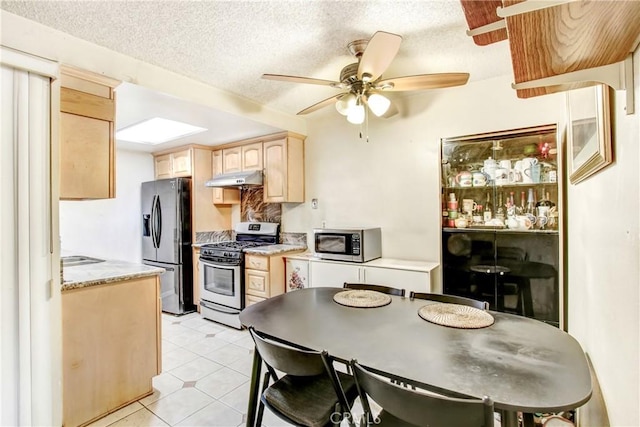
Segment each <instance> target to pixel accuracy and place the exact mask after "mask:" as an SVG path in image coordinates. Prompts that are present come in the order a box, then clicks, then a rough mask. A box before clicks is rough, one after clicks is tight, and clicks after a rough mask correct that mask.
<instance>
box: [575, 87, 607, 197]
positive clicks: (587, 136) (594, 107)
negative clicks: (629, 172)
mask: <svg viewBox="0 0 640 427" xmlns="http://www.w3.org/2000/svg"><path fill="white" fill-rule="evenodd" d="M609 102H610V97H609V87H608V86H606V85H603V84H598V85H595V86H589V87H585V88H581V89H574V90H571V91H569V92H567V116H568V118H569V121H568V125H567V143H568V149H567V152H568V156H567V157H568V166H569V167H568V169H569V171H568V172H569V182H571V184H577V183H579V182H581V181H583V180H585V179H586V178H588V177H590V176H592V175H593V174H595V173H596V172H598V171H600V170H602V169H603V168H604V167H606V166H607V165H609V164H611V163H612V162H613V149H612V138H611V118H610V113H611V108H610V104H609Z"/></svg>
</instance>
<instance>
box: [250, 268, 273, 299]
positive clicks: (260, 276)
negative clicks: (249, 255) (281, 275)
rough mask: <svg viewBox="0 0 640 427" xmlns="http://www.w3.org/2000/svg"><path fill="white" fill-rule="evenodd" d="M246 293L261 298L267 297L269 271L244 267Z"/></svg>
mask: <svg viewBox="0 0 640 427" xmlns="http://www.w3.org/2000/svg"><path fill="white" fill-rule="evenodd" d="M244 272H245V285H246V287H247V288H246V293H247V294H249V295H254V296H258V297H263V298H269V297H270V296H271V295H270V289H269V272H267V271H260V270H250V269H245V271H244Z"/></svg>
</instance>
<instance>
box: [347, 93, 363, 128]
mask: <svg viewBox="0 0 640 427" xmlns="http://www.w3.org/2000/svg"><path fill="white" fill-rule="evenodd" d="M364 113H365V111H364V105H362V101H361V100H360V98H358V100H357V102H356V104H355V105H353V106H352V107H351V108H349V114H347V121H348V122H349V123H353V124H354V125H360V124H362V123H363V122H364Z"/></svg>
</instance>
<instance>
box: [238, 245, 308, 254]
mask: <svg viewBox="0 0 640 427" xmlns="http://www.w3.org/2000/svg"><path fill="white" fill-rule="evenodd" d="M305 250H307V247H306V246H303V245H291V244H279V245H267V246H258V247H255V248H248V249H245V250H244V252H245V253H247V254H251V255H266V256H270V255H279V254H283V253H286V252H294V251H305Z"/></svg>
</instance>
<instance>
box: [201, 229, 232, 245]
mask: <svg viewBox="0 0 640 427" xmlns="http://www.w3.org/2000/svg"><path fill="white" fill-rule="evenodd" d="M227 240H231V230H221V231H196V241H195V243H216V242H225V241H227Z"/></svg>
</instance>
